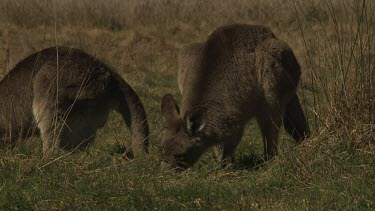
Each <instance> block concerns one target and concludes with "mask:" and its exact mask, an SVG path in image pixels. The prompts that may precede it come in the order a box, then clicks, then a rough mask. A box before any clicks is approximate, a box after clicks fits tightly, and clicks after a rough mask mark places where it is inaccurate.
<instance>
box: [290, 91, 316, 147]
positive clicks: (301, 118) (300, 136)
mask: <svg viewBox="0 0 375 211" xmlns="http://www.w3.org/2000/svg"><path fill="white" fill-rule="evenodd" d="M284 128H285V130H286V131H287V132H288V133H289V134H290V135H291V136H292V137H293V139H294V140H295V141H296V142H297V143H300V142H302V141H303V140H305V139H306V138H308V137H309V136H310V129H309V125H308V122H307V120H306V117H305V114H304V113H303V111H302V108H301V104H300V102H299V99H298V96H297V94H295V95H294V96H293V98H292V99H291V101H290V102H289V104H288V105H287V108H286V113H285V116H284Z"/></svg>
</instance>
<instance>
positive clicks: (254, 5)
mask: <svg viewBox="0 0 375 211" xmlns="http://www.w3.org/2000/svg"><path fill="white" fill-rule="evenodd" d="M103 2H104V1H99V0H97V1H87V0H79V1H70V0H66V1H42V0H33V1H26V0H12V1H10V0H3V1H1V2H0V11H1V12H0V20H1V21H0V26H1V27H0V70H1V72H0V75H1V76H4V74H5V73H6V72H7V71H8V70H9V68H10V67H12V66H14V65H15V64H16V62H18V61H19V60H21V59H22V58H24V57H25V56H27V55H29V54H30V53H32V52H35V51H37V50H40V49H42V48H44V47H47V46H51V45H55V44H56V40H57V42H58V44H60V45H67V46H72V47H77V48H81V49H84V50H85V51H87V52H88V53H91V54H94V55H96V56H97V57H99V58H101V59H102V60H103V61H105V62H106V63H108V64H110V65H111V66H113V67H114V68H115V69H116V70H117V71H118V72H120V73H121V75H122V76H123V77H124V78H125V79H126V80H127V81H128V82H129V84H131V85H132V86H133V88H134V89H135V90H136V91H137V93H138V94H139V96H140V98H141V99H142V101H143V103H144V107H145V109H146V112H147V114H148V120H149V124H150V129H151V133H152V134H151V139H150V140H151V148H150V154H149V155H147V156H146V157H145V158H142V159H136V160H127V159H126V158H124V156H123V154H122V152H123V151H124V146H126V145H128V144H129V139H130V134H129V131H128V130H127V129H126V127H125V124H124V123H123V121H122V120H121V118H120V116H119V115H117V114H115V113H113V114H111V118H110V121H109V122H108V123H107V125H106V126H105V127H104V128H103V129H101V130H100V132H99V135H98V137H97V140H96V142H95V144H94V146H93V147H92V148H90V149H89V150H87V151H84V152H78V153H71V154H70V153H69V154H67V155H65V156H62V157H60V158H59V159H56V160H52V161H51V160H45V159H43V158H42V154H41V141H40V139H39V138H37V137H36V138H33V139H28V140H25V141H23V142H20V143H19V144H18V145H17V146H16V147H15V148H11V149H10V148H2V149H0V209H4V210H8V209H35V210H47V209H48V210H49V209H127V210H128V209H137V210H138V209H139V210H145V209H147V210H149V209H161V210H176V209H177V210H180V209H185V210H193V209H210V210H212V209H213V210H239V209H244V210H245V209H246V210H253V209H266V210H275V209H280V210H289V209H291V210H301V209H314V210H322V209H324V210H329V209H335V210H344V209H345V210H352V209H368V210H371V209H374V208H375V200H374V199H375V191H374V190H375V149H374V142H375V133H374V129H375V127H374V123H375V117H374V113H375V112H374V108H375V105H374V103H375V102H374V100H373V99H375V96H374V93H375V92H374V88H373V87H375V86H374V82H375V78H374V77H375V76H374V75H375V74H374V73H375V72H374V69H375V68H374V66H375V58H374V55H375V52H374V49H375V48H373V47H374V46H375V45H374V44H375V39H374V38H375V37H374V36H373V34H375V33H373V32H374V28H373V27H371V26H373V25H372V24H373V23H374V22H375V21H374V20H375V18H374V16H373V13H374V11H375V10H373V8H374V6H375V4H374V3H373V2H372V1H352V0H346V1H345V2H344V3H342V1H334V0H331V1H329V0H313V1H297V0H295V1H293V0H290V1H287V2H286V3H283V4H281V3H280V2H279V1H267V2H265V1H256V0H254V1H244V0H235V1H231V3H230V4H229V3H228V2H227V1H221V0H208V1H198V0H197V1H183V2H180V1H167V0H158V1H147V0H144V1H140V2H138V1H135V0H134V1H133V0H129V1H126V2H122V1H117V0H109V1H105V2H107V3H103ZM146 14H147V15H146ZM233 21H235V22H241V23H258V24H265V25H268V26H270V27H271V28H272V30H273V31H274V32H275V34H276V35H277V36H278V37H279V38H280V39H283V40H285V41H286V42H287V43H288V44H289V45H290V46H291V47H292V48H293V50H294V52H295V54H296V56H297V58H298V60H299V62H300V63H301V66H302V71H303V75H302V83H301V86H300V90H299V94H300V96H301V97H302V99H303V105H304V109H305V111H306V112H307V114H308V117H309V121H310V124H311V126H312V128H313V135H312V137H311V138H310V139H309V140H308V141H307V142H305V143H303V144H301V145H298V146H296V145H295V144H293V142H292V141H291V140H290V137H288V136H287V135H285V134H284V133H283V135H282V137H281V146H280V151H281V155H280V156H278V157H277V158H276V159H274V160H272V161H270V162H268V163H262V152H263V146H262V143H261V136H260V133H259V130H258V128H257V126H256V124H255V123H254V122H251V123H250V124H249V125H248V127H247V130H246V132H245V135H244V138H243V141H242V143H241V144H240V146H239V147H238V149H237V152H236V158H235V161H234V163H233V164H231V165H230V166H227V167H222V166H220V165H219V164H218V163H216V162H215V161H214V159H213V156H212V153H211V152H208V153H206V154H205V155H204V156H203V158H202V159H201V161H200V162H199V163H198V164H197V165H196V166H195V167H194V168H193V169H191V170H189V171H186V172H183V173H172V172H170V173H161V172H160V171H159V162H158V141H160V137H161V134H162V131H163V128H164V123H163V120H162V117H161V115H160V112H159V107H160V100H161V98H162V96H163V95H164V94H166V93H172V94H173V95H175V96H176V97H177V98H179V93H178V89H177V83H176V80H175V78H176V72H177V71H176V70H177V62H176V61H177V52H178V48H179V47H181V46H182V45H183V44H186V43H190V42H194V41H200V40H204V39H205V38H206V37H207V35H208V34H209V33H210V32H211V31H212V30H213V29H215V28H216V27H218V26H221V25H224V24H230V23H232V22H233ZM55 23H56V27H55Z"/></svg>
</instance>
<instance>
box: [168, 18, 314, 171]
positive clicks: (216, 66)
mask: <svg viewBox="0 0 375 211" xmlns="http://www.w3.org/2000/svg"><path fill="white" fill-rule="evenodd" d="M179 67H180V69H179V74H178V84H179V88H180V91H181V94H182V101H181V109H179V107H178V106H177V103H176V102H175V100H174V98H173V97H172V96H171V95H166V96H165V97H164V98H163V100H162V105H161V110H162V113H163V115H164V118H165V120H166V122H167V125H168V129H167V133H166V136H165V137H164V139H163V141H162V149H163V153H162V159H163V160H164V161H166V162H165V163H164V164H163V165H164V166H167V167H175V166H179V167H189V166H191V165H193V164H194V162H196V161H197V160H198V158H199V157H200V155H201V154H202V153H203V152H204V151H206V149H207V148H209V147H210V146H215V147H216V154H217V156H218V157H219V158H220V159H226V158H228V157H230V156H231V155H232V153H233V151H234V150H235V148H236V146H237V145H238V143H239V142H240V141H241V138H242V134H243V130H244V127H245V124H246V123H247V122H248V121H249V119H251V118H252V117H255V118H256V119H257V121H258V124H259V126H260V128H261V132H262V134H263V139H264V149H265V150H264V151H265V155H266V158H267V159H269V158H271V157H272V156H274V155H276V154H277V146H278V135H279V129H280V125H281V123H282V121H283V119H284V121H285V122H286V124H285V123H284V125H285V128H286V130H287V131H288V133H290V134H291V135H292V136H293V137H294V139H295V140H296V141H298V142H300V141H301V140H303V139H305V138H306V137H307V136H308V134H309V129H308V124H307V122H306V119H305V116H304V114H303V112H302V109H301V106H300V103H299V100H298V96H297V95H296V89H297V85H298V83H299V80H300V74H301V72H300V66H299V64H298V62H297V60H296V58H295V57H294V54H293V52H292V50H291V49H290V47H289V46H288V45H287V44H285V43H284V42H282V41H280V40H278V39H277V38H276V37H275V35H274V34H273V33H272V32H271V31H270V30H269V29H268V28H266V27H264V26H253V25H230V26H225V27H221V28H219V29H217V30H216V31H214V32H213V33H212V34H211V35H210V36H209V38H208V39H207V41H205V42H202V43H194V44H191V45H189V46H186V47H185V48H183V49H182V51H181V53H180V57H179Z"/></svg>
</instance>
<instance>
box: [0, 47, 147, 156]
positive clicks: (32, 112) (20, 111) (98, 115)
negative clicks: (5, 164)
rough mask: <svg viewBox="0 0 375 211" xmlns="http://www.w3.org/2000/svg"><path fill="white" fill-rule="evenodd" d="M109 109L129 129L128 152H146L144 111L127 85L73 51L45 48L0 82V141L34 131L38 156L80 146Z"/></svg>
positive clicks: (92, 136) (90, 139)
mask: <svg viewBox="0 0 375 211" xmlns="http://www.w3.org/2000/svg"><path fill="white" fill-rule="evenodd" d="M112 109H114V110H116V111H117V112H119V113H120V114H121V115H122V117H123V119H124V120H125V123H126V125H127V126H128V127H129V129H130V130H131V133H132V149H133V154H134V156H138V155H140V154H143V153H144V152H147V148H148V136H149V128H148V124H147V120H146V113H145V110H144V108H143V105H142V103H141V101H140V99H139V97H138V96H137V94H136V93H135V91H134V90H133V89H132V88H131V86H130V85H129V84H127V83H126V82H125V81H124V80H123V79H122V78H121V77H120V75H119V74H118V73H116V72H115V71H114V70H113V69H112V68H110V67H109V66H107V65H106V64H104V63H103V62H101V61H99V60H98V59H96V58H95V57H93V56H91V55H89V54H87V53H85V52H83V51H81V50H79V49H74V48H69V47H62V46H60V47H59V46H57V47H51V48H47V49H44V50H42V51H39V52H36V53H34V54H32V55H30V56H28V57H27V58H25V59H24V60H22V61H20V62H19V63H18V64H17V65H16V66H15V67H14V68H13V69H12V70H11V71H10V72H9V73H8V74H7V75H6V76H5V77H4V79H3V80H2V81H1V82H0V138H1V142H2V143H3V144H7V143H14V142H15V141H16V140H18V139H23V138H27V137H30V136H33V135H35V134H40V135H41V137H42V140H43V152H44V154H49V153H52V152H55V149H58V148H61V149H66V150H72V149H85V148H86V147H88V146H89V144H90V143H92V142H93V141H94V139H95V135H96V131H97V130H98V129H99V128H101V127H103V126H104V125H105V123H106V121H107V119H108V115H109V112H110V110H112Z"/></svg>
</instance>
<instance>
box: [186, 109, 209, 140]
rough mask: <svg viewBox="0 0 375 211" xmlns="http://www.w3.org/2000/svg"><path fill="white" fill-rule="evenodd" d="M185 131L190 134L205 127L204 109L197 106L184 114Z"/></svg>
mask: <svg viewBox="0 0 375 211" xmlns="http://www.w3.org/2000/svg"><path fill="white" fill-rule="evenodd" d="M185 121H186V127H187V131H188V132H189V134H191V135H195V134H197V133H199V132H201V131H202V130H203V129H204V128H205V127H206V110H205V109H203V108H197V109H195V110H193V111H191V112H189V113H188V114H187V115H186V116H185Z"/></svg>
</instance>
